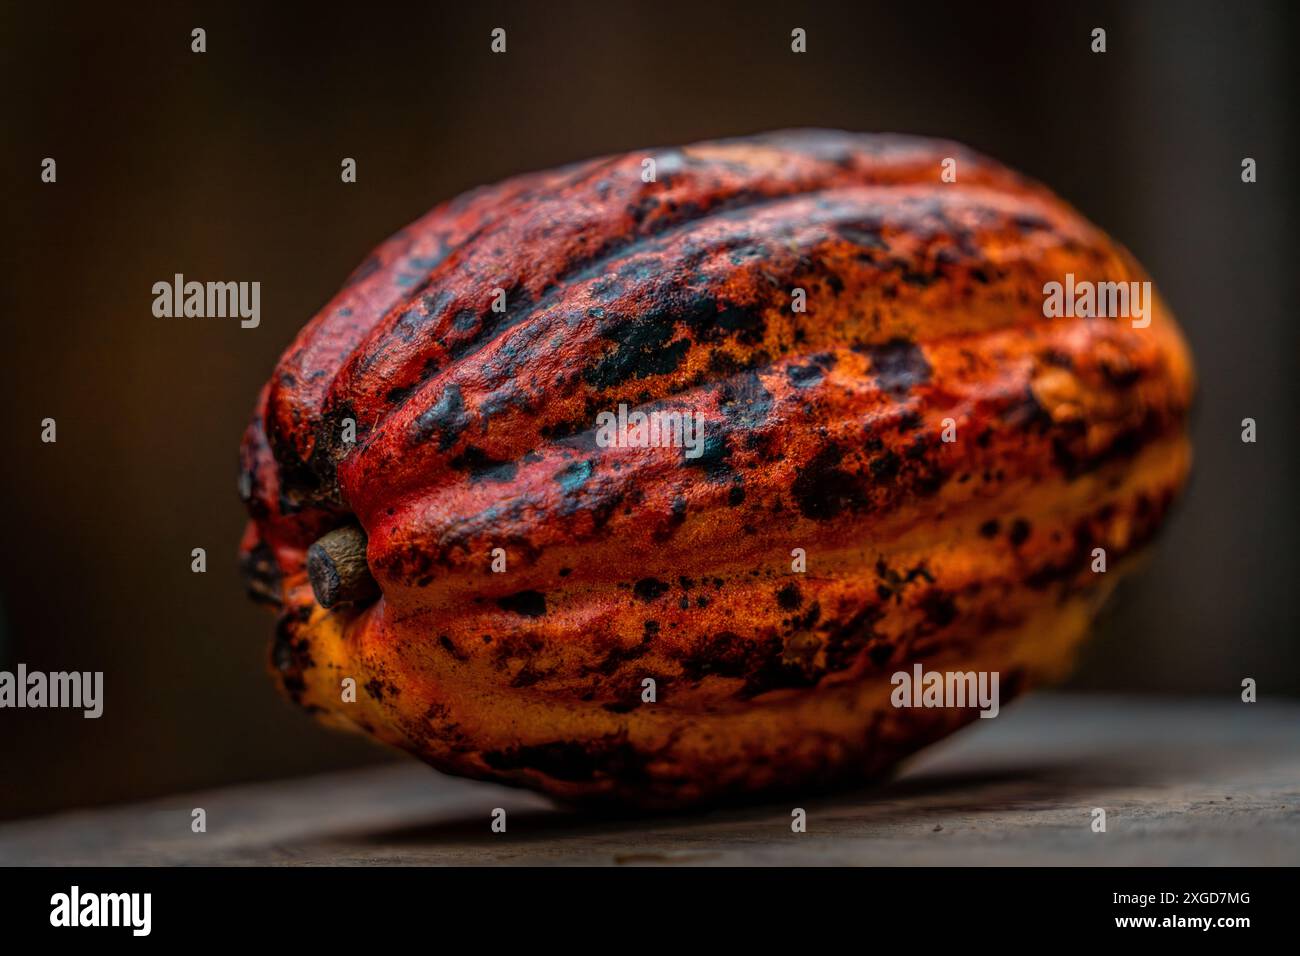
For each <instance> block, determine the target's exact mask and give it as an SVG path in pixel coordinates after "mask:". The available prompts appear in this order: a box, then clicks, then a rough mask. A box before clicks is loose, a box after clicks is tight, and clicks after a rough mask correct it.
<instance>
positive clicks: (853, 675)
mask: <svg viewBox="0 0 1300 956" xmlns="http://www.w3.org/2000/svg"><path fill="white" fill-rule="evenodd" d="M646 158H653V159H654V160H655V163H654V164H653V167H654V171H655V174H654V176H652V177H651V176H645V175H643V173H644V171H645V170H646V169H647V168H648V167H649V165H650V164H645V163H643V160H644V159H646ZM946 159H953V160H955V165H954V164H952V163H948V164H945V162H944V161H945V160H946ZM943 168H949V169H955V171H956V178H957V181H956V182H945V181H943V178H945V177H941V170H942V169H943ZM946 178H951V177H946ZM647 180H649V181H647ZM1067 276H1069V277H1071V280H1072V281H1074V282H1075V283H1088V282H1091V283H1108V282H1116V283H1120V282H1122V283H1130V282H1145V281H1147V277H1146V275H1145V274H1144V273H1143V271H1142V269H1141V267H1140V266H1139V265H1138V264H1137V263H1136V262H1135V261H1134V260H1133V259H1132V258H1131V257H1130V256H1129V255H1128V254H1127V253H1126V252H1125V251H1124V250H1123V249H1121V248H1120V247H1119V246H1117V245H1116V244H1115V243H1113V242H1112V241H1111V240H1109V239H1108V238H1107V237H1106V236H1105V235H1104V234H1102V233H1101V232H1100V231H1099V230H1098V229H1097V228H1095V227H1094V226H1092V225H1090V224H1089V223H1088V222H1086V221H1085V220H1084V219H1083V218H1082V217H1081V216H1080V215H1079V214H1078V213H1076V212H1075V211H1074V210H1073V209H1071V208H1070V207H1069V206H1068V205H1067V204H1066V203H1064V202H1062V201H1061V200H1060V199H1058V198H1056V197H1055V196H1053V195H1052V193H1050V192H1049V191H1048V190H1047V189H1045V188H1044V187H1043V186H1041V185H1038V184H1037V183H1034V182H1032V181H1029V180H1027V179H1026V178H1024V177H1022V176H1020V175H1018V174H1016V173H1014V172H1012V171H1010V170H1009V169H1007V168H1005V167H1004V166H1002V165H1000V164H998V163H996V162H993V161H991V160H989V159H987V158H985V157H983V156H980V155H978V154H975V153H973V152H971V151H969V150H967V149H965V148H963V147H961V146H958V145H956V144H954V143H948V142H942V141H935V140H928V139H920V138H913V137H906V136H884V135H856V134H846V133H838V132H828V131H788V132H781V133H772V134H767V135H761V136H755V137H751V138H745V139H735V140H726V141H718V142H708V143H701V144H697V145H694V146H687V147H682V148H680V149H662V150H654V151H650V152H646V153H633V154H627V155H622V156H613V157H607V158H603V159H598V160H593V161H590V162H585V163H579V164H577V165H573V166H568V167H565V168H562V169H559V170H555V171H550V172H544V173H539V174H534V175H527V176H520V177H518V178H514V179H510V180H507V181H505V182H503V183H501V184H499V185H496V186H491V187H486V188H480V189H476V190H474V191H472V192H469V193H467V194H465V195H462V196H460V197H458V198H456V199H454V200H452V201H450V202H448V203H446V204H444V205H442V206H439V207H438V208H436V209H434V210H433V211H432V212H430V213H428V214H427V215H426V216H425V217H424V218H422V219H420V220H418V221H416V222H415V223H414V224H412V225H411V226H409V227H408V228H406V229H404V230H403V231H401V232H400V233H398V234H397V235H395V236H394V237H392V238H391V239H389V240H387V241H386V242H385V243H384V244H383V245H381V246H380V247H379V248H378V249H376V250H375V252H374V253H373V254H372V255H371V256H370V258H369V259H367V260H366V261H365V263H364V264H362V266H361V267H360V268H358V269H357V270H356V271H355V272H354V273H353V275H352V276H351V278H350V279H349V280H348V282H347V284H346V285H345V287H344V288H343V290H342V291H341V292H339V293H338V295H337V296H336V297H335V298H334V299H333V301H331V302H330V303H329V304H328V305H327V306H326V307H325V308H324V310H323V311H321V312H320V313H319V314H318V315H317V316H316V317H315V318H314V319H313V320H312V321H311V322H310V324H308V325H307V326H306V328H305V329H303V331H302V332H301V333H300V334H299V336H298V337H297V339H296V341H295V342H294V343H293V344H292V345H291V346H290V347H289V349H288V350H287V351H286V352H285V353H284V355H283V357H282V358H281V359H280V362H279V364H278V365H277V367H276V369H275V372H274V374H273V376H272V378H271V380H270V382H269V383H268V384H267V385H266V386H265V388H264V389H263V391H262V393H261V396H260V398H259V400H258V404H257V408H256V413H255V416H254V418H253V421H252V424H251V425H250V427H249V428H248V431H247V433H246V435H245V439H244V443H243V449H242V472H241V492H242V495H243V498H244V500H245V502H246V503H247V505H248V508H249V510H250V513H251V515H252V521H251V523H250V525H249V528H248V530H247V532H246V534H245V538H244V542H243V560H244V566H245V569H246V574H247V577H248V580H249V584H250V588H251V589H252V591H253V592H254V593H255V594H256V595H258V596H260V597H263V598H266V599H268V600H270V601H272V602H274V603H276V604H278V605H279V607H280V609H281V610H280V618H279V625H278V632H277V637H276V641H275V645H274V651H273V666H274V669H275V672H276V673H277V674H278V675H279V678H280V680H281V681H282V683H283V686H284V688H285V689H286V691H287V692H288V694H289V695H290V696H291V697H292V698H293V699H294V700H296V701H298V702H299V703H301V704H302V705H304V706H306V707H307V708H309V709H310V710H312V711H314V712H316V713H318V714H319V715H321V716H322V717H323V718H324V719H326V720H327V721H330V722H335V723H339V724H343V725H347V726H351V727H356V728H361V729H363V730H365V731H367V732H369V733H370V734H373V735H374V736H376V737H378V738H379V739H381V740H383V741H386V742H388V743H390V744H393V745H395V746H397V747H400V748H403V749H405V750H407V751H410V752H411V753H413V754H416V755H418V756H419V757H421V758H423V759H424V760H426V761H428V762H429V763H431V764H432V765H434V766H435V767H438V768H440V769H442V770H445V771H448V772H451V773H456V774H463V775H467V776H472V777H479V778H486V779H492V780H497V781H502V782H505V783H510V784H515V785H521V786H527V787H533V788H536V789H539V790H543V791H545V792H547V793H550V794H552V795H555V796H557V797H559V798H563V799H570V800H582V799H586V798H610V799H613V800H617V801H621V802H624V803H628V804H632V805H637V806H642V807H674V806H683V805H688V804H693V803H699V802H706V801H715V800H718V799H722V798H729V797H737V796H743V795H747V794H753V793H756V792H759V791H769V792H771V791H777V790H790V789H795V788H798V791H797V792H804V793H806V792H808V788H810V787H822V786H825V785H830V784H833V783H839V782H844V781H854V780H862V779H866V778H869V777H872V776H875V775H878V774H880V773H882V772H883V771H886V770H887V769H889V768H890V767H891V766H892V765H894V764H895V763H896V762H897V761H898V760H900V759H901V758H902V757H904V756H906V755H907V754H909V753H911V752H913V751H915V750H916V749H917V748H919V747H921V746H923V745H925V744H927V743H929V742H931V741H934V740H936V739H938V738H939V737H942V736H943V735H945V734H947V733H949V732H951V731H952V730H954V729H956V728H957V727H959V726H961V725H962V724H964V723H966V722H967V721H969V720H970V719H971V718H972V717H974V715H975V714H976V713H977V711H976V710H975V709H972V708H970V707H966V708H961V707H951V706H950V707H939V708H919V709H915V708H902V707H896V706H893V704H892V703H891V691H892V690H893V684H892V680H891V675H893V674H895V673H896V672H900V671H904V672H905V671H910V670H911V669H912V668H913V667H914V666H915V665H916V664H922V665H924V667H925V669H926V670H927V671H938V672H968V671H975V672H982V671H987V672H995V673H997V674H998V675H1000V678H1001V679H1000V689H1001V696H1002V697H1003V699H1004V700H1005V699H1006V698H1009V697H1010V696H1012V695H1014V694H1015V693H1017V692H1019V691H1021V690H1023V689H1024V688H1025V687H1028V686H1030V685H1032V684H1034V683H1036V682H1040V681H1044V680H1050V679H1052V678H1055V677H1058V676H1059V675H1061V674H1062V673H1064V671H1065V669H1066V668H1067V667H1068V665H1069V663H1070V660H1071V657H1072V654H1073V651H1074V649H1075V647H1076V645H1077V644H1078V642H1079V641H1080V640H1081V638H1082V637H1083V636H1084V633H1085V631H1086V629H1087V626H1088V624H1089V620H1090V618H1091V616H1092V615H1093V613H1094V611H1095V610H1096V608H1097V607H1098V605H1099V603H1100V602H1101V601H1102V600H1103V599H1104V598H1105V597H1106V596H1107V595H1108V593H1109V592H1110V591H1111V590H1112V588H1113V586H1114V584H1115V582H1116V580H1117V578H1118V577H1119V576H1120V575H1121V574H1122V573H1123V572H1124V571H1125V569H1126V568H1127V567H1129V566H1130V565H1131V564H1132V561H1133V558H1134V557H1135V556H1136V555H1137V554H1138V552H1139V549H1141V548H1142V546H1143V545H1144V544H1145V543H1146V542H1147V541H1148V540H1149V539H1151V537H1152V536H1153V534H1154V533H1155V531H1156V529H1157V527H1158V526H1159V525H1160V524H1161V521H1162V520H1163V518H1164V516H1165V514H1166V512H1167V511H1168V509H1169V507H1170V504H1171V502H1172V500H1173V499H1174V497H1175V495H1176V494H1177V492H1178V491H1179V489H1180V488H1181V486H1182V484H1183V483H1184V480H1185V477H1186V474H1187V470H1188V467H1189V462H1190V447H1189V444H1188V440H1187V437H1186V430H1185V418H1186V413H1187V410H1188V406H1189V403H1190V401H1191V396H1192V391H1193V375H1192V369H1191V363H1190V359H1189V355H1188V352H1187V349H1186V346H1185V345H1184V343H1183V340H1182V338H1181V336H1180V333H1179V331H1178V329H1177V327H1176V325H1175V323H1174V320H1173V318H1172V316H1171V315H1170V314H1169V312H1168V311H1167V310H1166V308H1165V306H1164V305H1163V303H1162V302H1160V301H1159V299H1158V297H1152V301H1151V302H1149V303H1148V307H1147V308H1148V312H1147V315H1146V319H1145V320H1144V321H1149V324H1146V325H1145V327H1142V323H1140V322H1137V321H1136V320H1134V321H1130V320H1129V319H1128V318H1125V317H1115V316H1109V317H1098V318H1088V317H1079V316H1075V317H1068V318H1047V317H1045V314H1044V313H1045V309H1044V293H1045V288H1046V287H1047V285H1048V284H1049V283H1052V282H1058V283H1059V282H1062V281H1063V280H1065V278H1066V277H1067ZM620 405H625V406H626V407H627V408H630V409H634V410H640V411H642V412H649V411H660V412H675V413H681V414H689V415H695V414H698V415H700V416H702V421H703V423H704V426H703V442H702V445H700V447H698V448H697V449H696V452H697V454H695V455H693V456H692V455H691V454H690V453H689V452H688V451H687V450H686V449H683V448H682V447H676V446H674V445H671V444H661V446H659V447H626V446H618V445H611V444H610V443H609V442H602V441H598V440H597V427H596V421H597V419H598V417H599V416H600V415H601V413H602V412H607V413H610V412H614V411H615V410H617V409H618V408H619V406H620ZM1099 557H1100V561H1101V565H1100V566H1101V567H1104V569H1105V570H1104V571H1102V570H1099V567H1098V559H1099ZM347 678H352V679H353V680H354V681H355V685H353V686H355V687H356V688H357V693H356V695H355V701H352V700H351V699H347V700H345V699H344V697H345V696H346V695H344V694H343V693H342V692H341V687H342V686H343V683H344V681H345V679H347Z"/></svg>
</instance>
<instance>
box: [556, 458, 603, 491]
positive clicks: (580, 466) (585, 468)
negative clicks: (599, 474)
mask: <svg viewBox="0 0 1300 956" xmlns="http://www.w3.org/2000/svg"><path fill="white" fill-rule="evenodd" d="M595 470H596V466H595V463H594V462H592V461H590V460H587V461H575V462H572V463H571V464H569V465H566V466H565V467H564V468H562V469H560V470H559V471H558V472H557V473H556V475H555V480H556V481H558V482H559V483H560V487H561V488H563V489H564V490H565V491H566V492H571V491H577V490H578V489H579V488H581V487H582V486H583V485H584V484H586V483H587V479H588V478H590V477H591V475H592V472H594V471H595Z"/></svg>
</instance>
